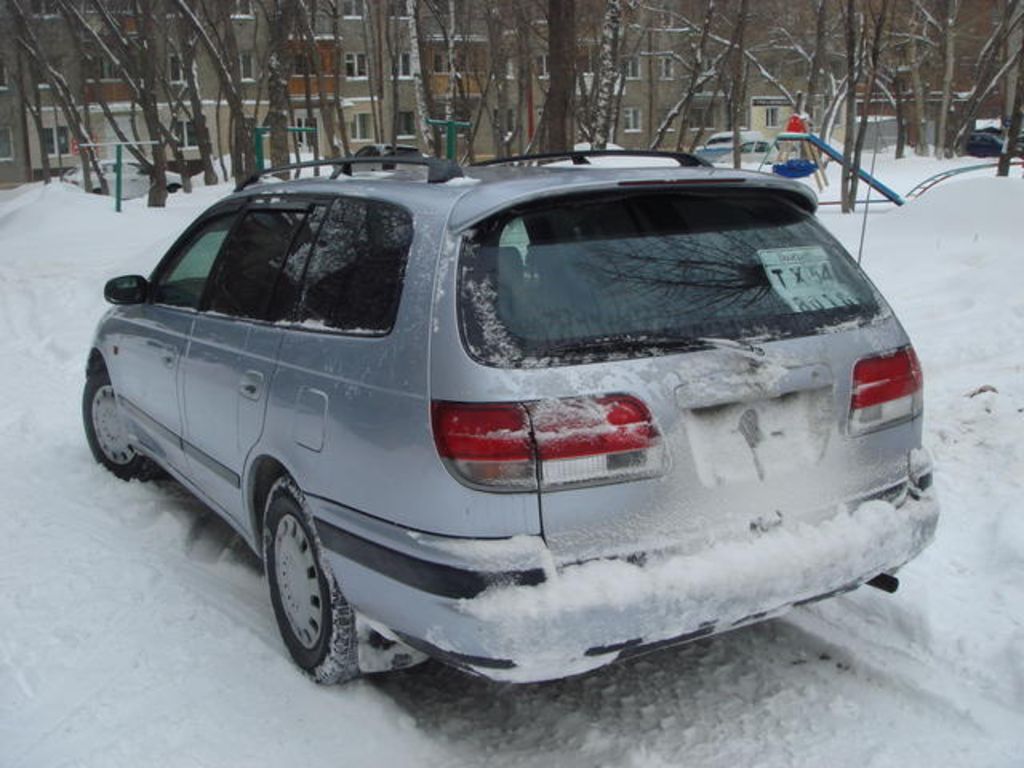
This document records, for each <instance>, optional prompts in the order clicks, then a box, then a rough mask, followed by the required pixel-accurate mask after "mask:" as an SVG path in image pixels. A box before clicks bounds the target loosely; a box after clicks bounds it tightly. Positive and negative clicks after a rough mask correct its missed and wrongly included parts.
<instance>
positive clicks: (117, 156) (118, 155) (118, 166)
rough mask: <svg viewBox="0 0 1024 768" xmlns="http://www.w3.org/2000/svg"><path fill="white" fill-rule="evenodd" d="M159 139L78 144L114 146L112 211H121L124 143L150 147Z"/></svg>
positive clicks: (80, 145)
mask: <svg viewBox="0 0 1024 768" xmlns="http://www.w3.org/2000/svg"><path fill="white" fill-rule="evenodd" d="M159 143H160V142H159V141H104V142H99V143H87V144H79V145H78V146H79V147H92V148H94V149H95V148H96V147H114V211H115V212H116V213H120V212H121V201H122V199H123V197H124V152H123V148H124V147H125V146H126V145H131V146H135V147H152V146H156V145H158V144H159Z"/></svg>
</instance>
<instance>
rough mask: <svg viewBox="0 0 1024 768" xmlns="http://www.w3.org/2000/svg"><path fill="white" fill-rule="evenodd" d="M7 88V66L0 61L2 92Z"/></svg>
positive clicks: (0, 89) (0, 85)
mask: <svg viewBox="0 0 1024 768" xmlns="http://www.w3.org/2000/svg"><path fill="white" fill-rule="evenodd" d="M7 87H8V85H7V65H6V64H4V60H3V59H0V91H2V90H6V89H7Z"/></svg>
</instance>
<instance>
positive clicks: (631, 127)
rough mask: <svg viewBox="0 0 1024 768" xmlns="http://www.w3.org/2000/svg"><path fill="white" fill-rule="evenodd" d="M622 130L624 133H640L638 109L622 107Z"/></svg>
mask: <svg viewBox="0 0 1024 768" xmlns="http://www.w3.org/2000/svg"><path fill="white" fill-rule="evenodd" d="M622 130H623V131H625V132H626V133H639V132H640V130H641V126H640V107H623V109H622Z"/></svg>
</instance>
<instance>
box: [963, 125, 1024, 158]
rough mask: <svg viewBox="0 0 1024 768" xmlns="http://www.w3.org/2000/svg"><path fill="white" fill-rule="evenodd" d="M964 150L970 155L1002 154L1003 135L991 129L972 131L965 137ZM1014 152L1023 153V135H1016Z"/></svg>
mask: <svg viewBox="0 0 1024 768" xmlns="http://www.w3.org/2000/svg"><path fill="white" fill-rule="evenodd" d="M965 151H966V153H967V154H968V155H970V156H971V157H999V156H1000V155H1001V154H1003V137H1002V136H1000V135H999V134H998V133H992V132H991V131H974V132H973V133H972V134H971V135H970V136H969V137H968V139H967V146H966V147H965ZM1015 154H1017V155H1022V154H1024V136H1018V137H1017V147H1016V152H1015Z"/></svg>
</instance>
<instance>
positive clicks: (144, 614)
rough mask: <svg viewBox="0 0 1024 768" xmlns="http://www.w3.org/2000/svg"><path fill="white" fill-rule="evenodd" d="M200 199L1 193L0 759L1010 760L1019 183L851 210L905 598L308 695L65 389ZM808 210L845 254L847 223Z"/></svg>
mask: <svg viewBox="0 0 1024 768" xmlns="http://www.w3.org/2000/svg"><path fill="white" fill-rule="evenodd" d="M919 167H921V166H919ZM880 175H881V173H880ZM222 193H223V190H203V191H201V192H198V193H196V195H194V196H192V198H191V199H189V198H186V197H184V196H181V195H178V196H175V197H174V198H173V199H172V207H171V208H169V209H167V210H165V211H149V210H146V209H144V208H142V207H141V205H140V204H138V202H136V201H133V202H131V203H129V205H128V207H127V212H126V213H125V214H124V215H123V216H122V217H120V218H118V217H117V216H115V214H113V213H112V212H111V211H110V210H109V208H110V206H109V200H104V199H101V198H96V197H89V196H83V195H79V194H76V193H74V192H70V191H66V190H63V189H61V188H60V187H59V185H54V186H53V187H52V188H49V189H46V190H43V189H38V190H36V191H34V192H31V193H29V194H24V195H20V196H17V197H16V198H14V199H11V200H7V201H4V202H0V354H2V355H3V360H4V364H3V370H4V376H3V379H2V383H0V451H2V453H0V455H2V457H3V468H4V472H3V475H2V476H0V766H2V767H3V768H15V767H19V768H20V767H22V766H23V767H25V768H49V767H50V766H104V767H106V766H140V765H145V766H190V767H191V766H210V767H213V766H218V767H219V766H262V765H271V764H283V765H298V764H301V763H303V762H307V761H309V762H312V761H315V762H316V763H317V764H319V765H355V764H362V763H364V762H366V761H369V760H371V759H372V760H373V761H374V762H377V763H383V764H390V765H396V766H405V765H444V766H460V765H467V766H469V765H481V764H484V763H486V764H488V765H495V766H511V765H536V766H550V765H559V766H562V765H564V766H597V765H608V766H616V765H625V766H676V765H684V764H685V765H688V766H740V765H742V766H752V765H758V766H788V765H821V764H827V765H834V766H858V767H859V766H888V765H894V766H925V765H929V766H931V765H970V766H1013V765H1022V764H1024V504H1022V502H1021V498H1022V496H1024V494H1022V490H1024V488H1022V486H1024V448H1022V446H1021V442H1022V441H1021V436H1022V435H1024V259H1021V258H1020V244H1019V240H1020V238H1019V235H1018V230H1019V217H1020V212H1021V211H1024V182H1022V181H1021V180H1019V179H1014V180H1009V181H1006V180H991V179H985V180H977V181H965V182H957V183H951V184H949V185H948V187H940V188H939V189H936V190H935V191H933V192H931V193H929V195H928V196H926V197H925V198H922V199H921V200H920V201H918V202H915V203H913V204H911V205H908V206H907V207H906V208H904V209H901V210H894V211H891V212H886V213H876V214H872V217H871V219H872V224H871V227H870V229H869V234H868V243H867V248H866V250H865V254H866V255H865V265H866V267H867V269H868V271H869V273H870V274H871V275H872V277H873V278H874V279H875V280H876V281H877V282H878V283H879V285H880V287H881V288H882V289H883V291H884V292H885V294H886V295H887V296H888V298H889V299H890V300H891V301H892V302H893V304H894V305H895V307H896V309H897V312H898V313H899V314H900V316H901V318H902V319H903V320H904V322H905V324H906V325H907V327H908V330H909V332H910V334H911V336H912V337H913V338H914V340H915V343H916V345H917V348H918V352H919V354H920V357H921V359H922V361H923V365H924V368H925V377H926V404H927V405H926V409H927V425H926V431H927V437H926V441H927V443H928V445H929V447H930V448H931V449H932V451H933V453H934V454H935V458H936V462H937V475H936V477H937V486H938V492H939V494H940V498H941V500H942V502H943V513H944V516H943V519H942V521H941V523H940V528H939V533H938V538H937V541H936V543H935V545H934V546H933V547H932V548H931V549H930V550H928V551H927V552H926V553H925V554H924V555H923V556H922V557H921V558H920V559H919V560H917V561H915V562H914V563H912V564H911V565H910V566H909V567H908V568H907V569H905V571H904V572H903V573H902V574H901V578H902V581H903V586H902V588H901V589H900V591H899V592H898V593H897V594H896V595H893V596H887V595H885V594H883V593H881V592H877V591H874V590H861V591H859V592H857V593H853V594H851V595H847V596H844V597H840V598H837V599H834V600H831V601H828V602H826V603H823V604H820V605H817V606H814V607H810V608H805V609H801V610H798V611H795V612H793V613H791V614H789V615H788V616H787V617H786V618H784V619H781V620H776V621H773V622H770V623H767V624H764V625H760V626H755V627H752V628H748V629H743V630H738V631H735V632H733V633H731V634H728V635H724V636H720V637H718V638H715V639H713V640H711V641H707V642H700V643H697V644H694V645H690V646H687V647H683V648H678V649H670V650H666V651H662V652H660V653H657V654H653V655H650V656H646V657H643V658H640V659H636V660H633V661H630V662H626V663H623V664H621V665H618V666H613V667H611V668H606V669H602V670H599V671H597V672H595V673H592V674H589V675H586V676H584V677H581V678H577V679H573V680H567V681H562V682H557V683H549V684H543V685H533V686H525V687H514V686H501V685H496V684H492V683H487V682H484V681H480V680H475V679H471V678H468V677H466V676H464V675H461V674H459V673H456V672H453V671H450V670H448V669H446V668H444V667H442V666H440V665H436V664H430V665H427V666H424V667H421V668H418V669H415V670H411V671H408V672H405V673H402V674H398V675H394V676H391V677H387V678H379V679H372V680H365V681H362V682H359V683H357V684H354V685H351V686H348V687H337V688H326V689H325V688H319V687H317V686H315V685H313V684H312V683H309V682H307V681H306V680H305V679H303V678H302V677H301V676H300V675H299V674H298V673H297V672H296V671H295V670H294V668H293V667H292V665H291V662H290V661H289V660H288V658H287V654H286V652H285V650H284V648H283V646H282V644H281V642H280V640H279V639H278V635H277V630H276V627H275V625H274V621H273V616H272V614H271V611H270V607H269V602H268V600H267V597H266V591H265V585H264V584H263V581H262V576H261V573H260V570H259V566H258V564H257V563H256V562H255V560H254V558H253V557H252V556H251V555H250V554H249V553H248V552H247V551H246V550H245V548H244V545H242V544H241V543H240V542H238V541H237V540H236V538H235V537H234V536H233V534H232V533H231V532H230V531H229V529H228V528H227V527H226V526H225V525H224V524H222V523H220V522H219V521H218V520H217V519H216V517H215V516H214V515H213V514H212V513H209V512H207V511H205V510H204V508H203V507H202V506H201V505H200V504H199V503H198V502H196V501H194V500H192V499H191V498H190V497H189V496H188V495H187V494H185V493H184V492H183V491H181V490H180V489H179V488H178V487H177V486H175V485H174V484H173V483H170V482H161V483H152V484H148V485H142V484H138V483H132V484H128V485H126V484H123V483H121V482H119V481H117V480H115V479H114V478H113V477H112V476H110V475H108V474H106V473H105V472H103V471H102V470H100V468H99V467H98V466H97V465H95V464H94V463H93V461H92V459H91V457H90V455H89V453H88V450H87V448H86V446H85V442H84V439H83V437H82V434H81V428H80V416H79V397H80V387H81V384H82V379H83V367H84V359H85V353H86V350H87V348H88V343H89V338H90V335H91V333H92V328H93V325H94V323H95V320H96V319H97V318H98V316H99V314H100V313H101V312H102V310H103V305H102V299H101V297H100V293H101V288H102V283H103V281H104V279H106V278H107V277H109V276H112V275H114V274H118V273H122V272H147V271H148V270H149V268H150V266H151V265H152V264H153V263H154V262H155V260H156V259H157V258H158V256H159V254H160V253H161V252H162V249H163V248H164V247H165V246H166V244H167V243H168V242H169V241H170V239H172V238H173V236H174V234H175V233H176V232H177V231H179V230H180V228H181V227H183V226H185V224H187V223H188V221H189V220H190V219H191V218H192V217H193V216H194V214H195V212H196V211H197V210H198V209H199V208H201V207H203V206H204V205H206V204H208V203H209V202H210V201H212V200H213V199H215V198H216V197H218V196H219V195H220V194H222ZM823 220H824V221H825V223H826V224H827V225H828V226H829V227H830V228H832V229H833V231H835V232H836V233H837V234H838V235H839V236H840V237H841V238H842V239H844V241H846V242H847V243H848V244H851V243H852V246H853V249H854V250H855V246H856V243H855V240H856V236H857V234H859V227H860V219H859V217H857V218H856V219H854V218H849V217H842V216H840V215H838V214H835V213H832V212H829V213H826V214H823ZM983 386H988V387H991V388H993V389H994V390H995V391H984V392H980V393H978V394H976V395H975V396H973V397H971V396H969V395H970V394H972V393H975V392H976V391H977V390H978V389H979V388H981V387H983Z"/></svg>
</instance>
